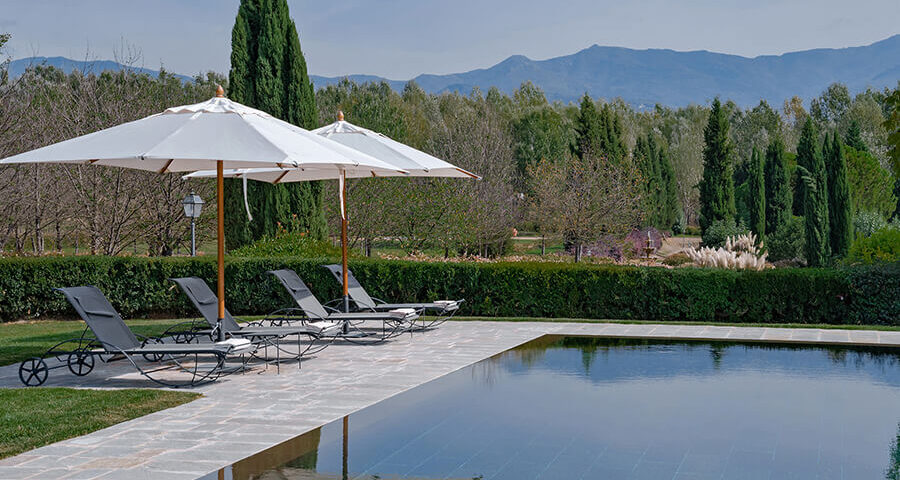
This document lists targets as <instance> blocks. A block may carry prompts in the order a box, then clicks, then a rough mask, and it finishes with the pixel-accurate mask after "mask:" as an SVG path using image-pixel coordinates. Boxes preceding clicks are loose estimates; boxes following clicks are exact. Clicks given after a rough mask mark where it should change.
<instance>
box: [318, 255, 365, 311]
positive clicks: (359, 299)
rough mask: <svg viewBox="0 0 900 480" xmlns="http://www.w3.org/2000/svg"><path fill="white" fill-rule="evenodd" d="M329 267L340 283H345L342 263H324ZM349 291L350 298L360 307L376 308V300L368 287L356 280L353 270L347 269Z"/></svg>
mask: <svg viewBox="0 0 900 480" xmlns="http://www.w3.org/2000/svg"><path fill="white" fill-rule="evenodd" d="M322 266H323V267H325V268H327V269H328V271H329V272H331V274H332V275H334V278H335V279H337V282H338V285H341V286H343V285H344V272H343V270H344V269H343V268H341V266H340V265H322ZM347 293H349V294H350V298H352V299H353V301H354V302H355V303H356V305H358V306H359V307H360V308H375V300H373V299H372V297H370V296H369V294H368V292H366V289H365V288H363V286H362V285H360V284H359V282H357V281H356V277H354V276H353V272H351V271H350V270H347Z"/></svg>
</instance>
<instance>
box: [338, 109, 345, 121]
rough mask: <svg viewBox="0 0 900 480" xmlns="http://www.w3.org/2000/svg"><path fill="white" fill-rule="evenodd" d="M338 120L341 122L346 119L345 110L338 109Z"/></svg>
mask: <svg viewBox="0 0 900 480" xmlns="http://www.w3.org/2000/svg"><path fill="white" fill-rule="evenodd" d="M338 121H339V122H343V121H344V111H343V110H338Z"/></svg>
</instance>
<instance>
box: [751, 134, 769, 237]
mask: <svg viewBox="0 0 900 480" xmlns="http://www.w3.org/2000/svg"><path fill="white" fill-rule="evenodd" d="M763 172H764V166H763V159H762V155H760V153H759V150H757V148H756V147H753V151H752V153H751V154H750V178H748V179H747V183H748V186H749V196H748V202H747V204H748V205H747V206H748V209H749V210H750V230H751V231H753V233H755V234H757V235H758V236H759V237H760V238H763V237H764V236H765V234H766V184H765V179H764V173H763Z"/></svg>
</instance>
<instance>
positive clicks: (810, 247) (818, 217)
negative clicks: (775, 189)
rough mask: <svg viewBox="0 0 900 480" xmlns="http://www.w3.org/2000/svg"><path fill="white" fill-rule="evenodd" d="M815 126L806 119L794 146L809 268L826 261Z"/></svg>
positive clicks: (824, 194) (824, 202)
mask: <svg viewBox="0 0 900 480" xmlns="http://www.w3.org/2000/svg"><path fill="white" fill-rule="evenodd" d="M817 136H818V135H817V133H816V127H815V126H814V125H813V122H812V119H810V118H808V119H807V120H806V123H805V124H804V125H803V132H802V133H801V135H800V143H799V144H798V145H797V169H798V170H799V171H800V175H801V179H802V182H803V184H804V187H803V199H802V202H803V218H804V222H805V231H806V262H807V263H808V264H809V265H810V266H812V267H820V266H823V265H825V262H826V261H827V259H828V256H829V252H828V241H829V234H828V185H827V174H826V172H825V161H824V160H823V158H822V152H821V151H820V150H819V147H818V140H817Z"/></svg>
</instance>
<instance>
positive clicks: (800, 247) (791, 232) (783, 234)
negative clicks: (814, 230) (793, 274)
mask: <svg viewBox="0 0 900 480" xmlns="http://www.w3.org/2000/svg"><path fill="white" fill-rule="evenodd" d="M804 229H805V223H804V221H803V217H794V216H789V217H788V220H787V221H786V222H785V223H784V224H783V225H782V226H781V227H780V228H779V229H778V230H777V231H776V232H775V233H774V234H772V235H769V236H768V237H766V251H767V252H768V253H769V257H768V259H769V260H771V261H773V262H777V261H781V260H788V261H796V262H798V263H802V262H804V261H805V255H806V234H805V230H804Z"/></svg>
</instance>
